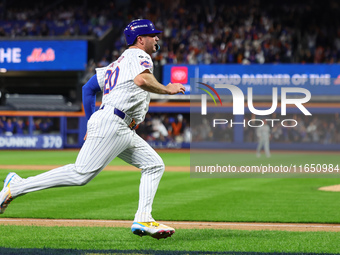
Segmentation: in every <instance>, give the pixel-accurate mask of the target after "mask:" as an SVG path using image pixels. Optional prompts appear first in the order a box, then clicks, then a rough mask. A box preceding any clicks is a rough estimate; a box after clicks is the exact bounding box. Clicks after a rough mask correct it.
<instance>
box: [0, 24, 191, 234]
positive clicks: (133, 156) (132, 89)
mask: <svg viewBox="0 0 340 255" xmlns="http://www.w3.org/2000/svg"><path fill="white" fill-rule="evenodd" d="M159 33H161V31H159V30H156V29H155V27H154V25H153V23H152V22H151V21H149V20H144V19H140V20H135V21H132V22H131V23H130V24H129V25H128V26H127V27H126V28H125V30H124V34H125V38H126V42H127V45H128V46H129V47H128V49H127V50H125V51H124V52H123V53H122V55H121V56H120V57H119V58H118V59H117V60H116V61H115V62H113V63H111V64H110V65H108V66H107V67H103V68H98V69H96V75H94V76H93V77H92V78H91V79H90V80H89V81H88V82H87V84H85V85H84V87H83V104H84V108H85V113H86V116H87V118H89V121H88V124H87V138H86V140H85V143H84V145H83V147H82V148H81V150H80V152H79V154H78V157H77V160H76V162H75V164H69V165H66V166H63V167H60V168H56V169H53V170H50V171H48V172H45V173H43V174H40V175H37V176H34V177H29V178H27V179H22V178H20V177H19V176H18V175H17V174H15V173H10V174H8V176H7V177H6V180H5V184H4V188H3V189H2V191H1V193H0V203H1V204H0V213H3V212H4V210H5V209H6V208H7V206H8V204H9V203H10V202H11V200H12V199H13V198H15V197H18V196H20V195H23V194H26V193H29V192H33V191H38V190H42V189H47V188H51V187H60V186H75V185H85V184H86V183H88V182H89V181H90V180H92V179H93V178H94V177H95V176H96V175H97V174H99V172H100V171H101V170H103V169H104V168H105V166H107V165H108V164H109V163H110V162H111V161H112V160H113V159H114V158H115V157H119V158H121V159H123V160H124V161H126V162H127V163H129V164H131V165H134V166H136V167H137V168H140V169H141V180H140V188H139V204H138V210H137V213H136V214H135V219H134V222H133V224H132V227H131V229H132V232H133V233H134V234H137V235H140V236H143V235H150V236H152V237H154V238H158V239H159V238H167V237H169V236H171V235H172V234H173V233H174V232H175V230H174V229H173V228H171V227H168V226H165V225H163V224H159V223H157V222H155V220H154V219H153V218H152V216H151V211H152V203H153V200H154V196H155V194H156V190H157V188H158V184H159V182H160V179H161V177H162V175H163V172H164V163H163V161H162V159H161V158H160V156H159V155H158V154H157V153H156V152H155V150H154V149H152V148H151V146H150V145H149V144H148V143H146V142H145V141H144V140H143V139H142V138H141V137H140V136H138V135H137V134H136V132H135V131H134V129H135V127H136V125H138V124H139V123H140V122H142V121H143V120H144V117H145V114H146V113H147V111H148V107H149V102H150V95H149V92H154V93H158V94H170V95H173V94H177V93H184V91H185V88H184V86H183V85H182V84H179V83H173V84H171V83H170V84H168V85H167V86H164V85H162V84H160V83H159V82H158V81H157V80H156V78H155V77H154V75H153V74H152V72H153V62H152V60H151V54H152V53H154V52H156V51H157V50H158V49H159V46H158V44H157V42H158V40H159V38H158V36H157V34H159ZM100 90H102V91H103V100H102V104H101V107H100V109H99V110H98V111H96V112H94V107H95V95H96V92H97V91H100Z"/></svg>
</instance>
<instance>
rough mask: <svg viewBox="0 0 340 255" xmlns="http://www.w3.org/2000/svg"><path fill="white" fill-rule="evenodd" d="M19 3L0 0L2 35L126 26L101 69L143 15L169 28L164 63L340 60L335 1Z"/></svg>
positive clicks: (161, 58)
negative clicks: (126, 33)
mask: <svg viewBox="0 0 340 255" xmlns="http://www.w3.org/2000/svg"><path fill="white" fill-rule="evenodd" d="M7 2H8V1H7ZM19 2H23V5H19V4H15V5H10V4H9V3H8V4H7V5H9V6H7V7H6V8H5V6H3V4H1V3H0V15H1V17H0V18H1V19H0V24H1V26H0V36H9V37H16V36H26V35H31V36H36V35H39V36H49V35H66V36H67V35H70V36H72V35H83V34H85V35H95V36H97V37H98V36H101V35H102V34H103V33H104V32H105V29H107V28H109V27H112V26H113V27H115V28H116V29H118V30H120V32H119V34H120V35H121V36H120V37H119V38H117V40H116V41H115V42H114V45H112V49H108V52H106V53H105V55H104V56H103V57H102V59H100V60H99V61H96V64H98V65H99V66H102V65H106V64H107V63H110V62H111V61H112V60H114V59H116V58H117V56H119V55H120V54H121V52H122V51H123V50H124V49H125V48H126V45H125V39H124V36H123V28H124V26H125V25H126V24H127V23H129V22H130V21H131V20H133V19H137V18H147V19H150V20H152V21H153V22H154V23H155V26H156V27H157V28H158V29H161V30H163V31H164V32H163V33H162V35H161V36H160V38H161V40H160V42H159V44H160V45H161V50H160V51H159V52H158V53H157V54H156V55H155V61H156V62H158V63H159V64H161V65H163V64H167V63H186V64H211V63H239V64H253V63H259V64H263V63H340V28H339V27H340V26H339V23H340V21H339V19H338V13H339V11H340V4H339V2H338V1H336V0H324V1H319V0H312V1H299V0H296V1H292V0H289V1H276V0H274V1H270V0H262V1H260V0H245V1H231V0H230V1H223V0H214V1H213V0H210V1H209V0H208V1H203V0H201V1H194V0H186V1H180V0H174V1H165V0H155V1H152V2H151V1H147V0H140V1H109V2H105V1H102V0H98V1H96V3H95V5H94V4H93V3H92V2H91V1H80V0H78V1H77V0H69V1H57V2H56V3H47V2H46V1H45V2H44V1H43V0H42V1H41V2H40V4H36V5H28V3H29V2H26V4H24V3H25V2H24V1H19ZM58 3H59V4H58ZM91 4H92V5H91ZM18 6H20V7H18ZM23 6H26V7H25V8H24V7H23Z"/></svg>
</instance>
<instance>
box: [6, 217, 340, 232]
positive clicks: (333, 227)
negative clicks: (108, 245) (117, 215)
mask: <svg viewBox="0 0 340 255" xmlns="http://www.w3.org/2000/svg"><path fill="white" fill-rule="evenodd" d="M161 223H164V224H166V225H169V226H172V227H174V228H176V229H237V230H277V231H332V232H340V224H319V223H253V222H188V221H162V222H161ZM131 224H132V222H131V221H123V220H81V219H17V218H0V225H19V226H45V227H51V226H66V227H73V226H77V227H127V228H129V227H131Z"/></svg>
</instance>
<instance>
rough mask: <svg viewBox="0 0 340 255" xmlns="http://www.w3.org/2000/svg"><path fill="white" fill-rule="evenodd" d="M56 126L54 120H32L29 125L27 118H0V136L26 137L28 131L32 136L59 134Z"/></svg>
mask: <svg viewBox="0 0 340 255" xmlns="http://www.w3.org/2000/svg"><path fill="white" fill-rule="evenodd" d="M56 124H58V123H55V120H54V119H51V118H33V122H32V124H30V121H29V119H28V118H21V117H6V116H2V117H1V118H0V135H6V136H12V135H28V134H30V130H31V131H32V134H34V135H37V134H50V133H52V132H60V131H59V127H58V125H56ZM30 125H32V127H30ZM32 134H30V135H32Z"/></svg>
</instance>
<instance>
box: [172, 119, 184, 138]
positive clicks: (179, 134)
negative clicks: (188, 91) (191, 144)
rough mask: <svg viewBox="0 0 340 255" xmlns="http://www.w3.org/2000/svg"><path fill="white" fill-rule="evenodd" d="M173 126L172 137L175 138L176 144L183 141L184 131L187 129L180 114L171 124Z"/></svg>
mask: <svg viewBox="0 0 340 255" xmlns="http://www.w3.org/2000/svg"><path fill="white" fill-rule="evenodd" d="M171 126H172V136H173V137H174V138H175V140H176V142H182V141H183V131H184V128H185V123H184V121H183V115H182V114H178V115H177V119H176V120H175V121H174V122H172V123H171Z"/></svg>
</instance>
